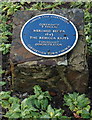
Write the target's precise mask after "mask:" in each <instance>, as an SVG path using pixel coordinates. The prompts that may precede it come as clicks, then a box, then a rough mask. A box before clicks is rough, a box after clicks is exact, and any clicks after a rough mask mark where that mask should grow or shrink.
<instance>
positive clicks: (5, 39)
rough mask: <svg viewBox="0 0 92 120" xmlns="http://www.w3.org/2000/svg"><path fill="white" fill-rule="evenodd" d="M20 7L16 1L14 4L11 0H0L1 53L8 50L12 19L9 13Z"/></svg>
mask: <svg viewBox="0 0 92 120" xmlns="http://www.w3.org/2000/svg"><path fill="white" fill-rule="evenodd" d="M20 8H21V5H19V4H18V3H16V4H14V3H13V2H1V4H0V11H1V12H2V14H1V15H0V51H2V52H3V54H6V53H8V52H9V49H10V41H9V36H11V35H12V33H11V30H12V21H11V20H10V19H11V15H12V14H14V13H15V12H16V11H18V10H19V9H20Z"/></svg>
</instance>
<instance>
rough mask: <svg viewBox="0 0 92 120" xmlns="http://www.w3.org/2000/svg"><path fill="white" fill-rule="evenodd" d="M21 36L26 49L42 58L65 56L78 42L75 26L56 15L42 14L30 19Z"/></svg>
mask: <svg viewBox="0 0 92 120" xmlns="http://www.w3.org/2000/svg"><path fill="white" fill-rule="evenodd" d="M20 35H21V41H22V43H23V45H24V47H25V48H26V49H27V50H28V51H30V52H31V53H33V54H35V55H38V56H42V57H57V56H61V55H65V54H66V53H68V52H69V51H71V50H72V49H73V48H74V46H75V45H76V43H77V40H78V32H77V29H76V27H75V25H74V24H73V23H72V22H71V21H70V20H68V19H67V18H65V17H63V16H60V15H56V14H41V15H38V16H35V17H33V18H31V19H29V20H28V21H27V22H26V23H25V24H24V26H23V27H22V29H21V34H20Z"/></svg>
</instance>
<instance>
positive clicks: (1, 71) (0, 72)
mask: <svg viewBox="0 0 92 120" xmlns="http://www.w3.org/2000/svg"><path fill="white" fill-rule="evenodd" d="M4 72H5V71H4V70H2V67H1V66H0V77H1V76H2V74H3V73H4Z"/></svg>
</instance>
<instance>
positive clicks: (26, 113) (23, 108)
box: [0, 85, 92, 120]
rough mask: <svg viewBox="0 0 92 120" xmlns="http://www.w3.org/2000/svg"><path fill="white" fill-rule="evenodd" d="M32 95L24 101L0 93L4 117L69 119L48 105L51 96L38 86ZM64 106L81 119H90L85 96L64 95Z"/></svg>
mask: <svg viewBox="0 0 92 120" xmlns="http://www.w3.org/2000/svg"><path fill="white" fill-rule="evenodd" d="M34 93H35V94H34V95H31V96H28V97H27V98H25V99H24V100H20V99H19V98H17V97H12V96H11V92H5V91H2V92H1V93H0V104H1V106H2V107H3V108H5V109H7V111H6V114H5V115H4V117H7V118H10V119H14V118H22V119H27V118H28V119H29V118H37V119H38V118H44V119H45V118H48V119H51V120H53V119H56V120H58V119H63V118H64V119H66V120H67V119H70V118H69V117H67V116H64V110H62V109H61V108H60V109H56V108H53V107H52V106H51V104H49V101H51V96H50V95H49V93H48V91H45V92H43V91H42V90H41V87H40V86H38V85H35V86H34ZM64 101H65V104H64V105H67V106H69V109H70V110H71V111H72V112H74V113H76V115H78V116H80V117H81V118H90V117H92V111H91V112H90V100H89V99H88V98H87V97H86V96H85V94H81V95H80V94H79V93H75V92H74V93H73V94H66V95H64Z"/></svg>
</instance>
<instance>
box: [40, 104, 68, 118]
mask: <svg viewBox="0 0 92 120" xmlns="http://www.w3.org/2000/svg"><path fill="white" fill-rule="evenodd" d="M63 113H64V110H62V109H56V108H54V109H53V108H52V107H51V105H48V107H47V110H46V112H43V111H42V116H41V118H59V119H60V118H68V117H67V116H63Z"/></svg>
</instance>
